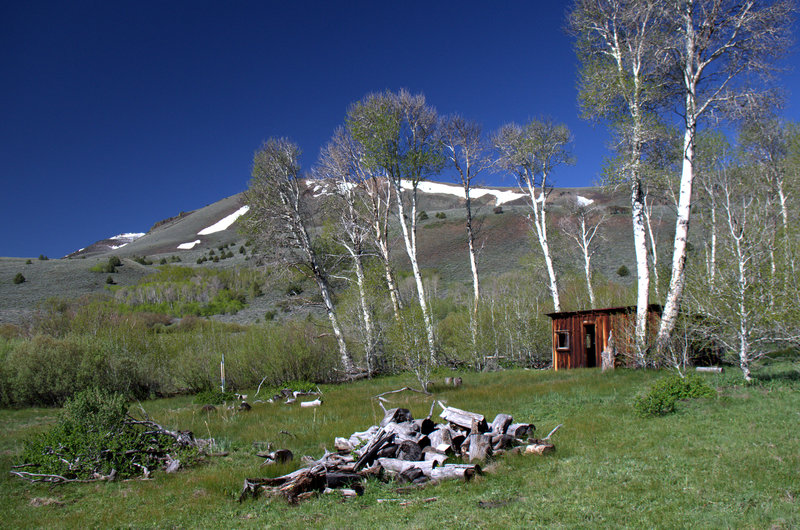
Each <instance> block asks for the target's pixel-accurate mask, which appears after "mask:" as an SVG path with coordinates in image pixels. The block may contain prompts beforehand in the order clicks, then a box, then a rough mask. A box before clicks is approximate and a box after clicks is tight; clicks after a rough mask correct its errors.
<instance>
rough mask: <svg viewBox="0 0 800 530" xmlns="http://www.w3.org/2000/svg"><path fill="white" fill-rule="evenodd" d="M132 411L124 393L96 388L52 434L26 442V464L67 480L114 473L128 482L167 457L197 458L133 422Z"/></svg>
mask: <svg viewBox="0 0 800 530" xmlns="http://www.w3.org/2000/svg"><path fill="white" fill-rule="evenodd" d="M127 408H128V407H127V405H126V403H125V398H124V397H123V396H122V395H121V394H115V393H108V392H105V391H102V390H97V389H94V388H90V389H88V390H83V391H81V392H78V393H77V394H75V396H74V397H72V398H71V399H69V400H67V402H66V403H65V404H64V410H63V411H62V413H61V415H60V417H59V419H58V422H57V423H56V424H55V425H54V426H53V427H52V428H51V429H50V430H49V431H47V432H46V433H44V434H42V435H40V436H38V437H35V438H33V439H30V440H28V441H27V442H26V443H25V448H24V451H23V454H22V459H23V462H24V463H25V464H26V467H27V468H28V469H31V470H32V471H33V472H36V473H46V474H55V475H60V476H63V477H65V478H67V479H93V478H96V477H97V475H98V474H99V475H109V474H111V473H112V471H113V472H115V473H116V475H117V477H119V478H128V477H132V476H136V475H140V474H142V470H143V468H148V469H153V468H155V467H159V466H160V465H161V461H162V460H163V455H165V454H167V453H170V454H171V455H172V456H173V458H180V459H181V460H182V462H184V463H186V462H191V461H192V460H194V459H195V458H196V457H197V456H198V453H197V450H196V449H195V448H187V447H181V446H180V445H179V444H178V443H176V441H175V439H174V438H173V437H171V436H169V435H166V434H162V433H147V431H149V430H151V427H150V426H149V425H142V424H138V425H137V424H134V423H132V422H131V421H130V420H129V418H128V415H127ZM53 448H58V449H57V450H53Z"/></svg>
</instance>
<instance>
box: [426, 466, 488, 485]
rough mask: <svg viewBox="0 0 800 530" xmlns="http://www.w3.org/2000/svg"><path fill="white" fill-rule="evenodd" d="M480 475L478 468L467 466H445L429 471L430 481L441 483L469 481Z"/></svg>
mask: <svg viewBox="0 0 800 530" xmlns="http://www.w3.org/2000/svg"><path fill="white" fill-rule="evenodd" d="M477 474H480V467H478V466H469V465H456V464H445V465H443V466H440V467H436V468H434V469H432V470H431V480H434V481H436V482H442V481H444V480H455V479H461V480H469V479H471V478H472V477H474V476H475V475H477Z"/></svg>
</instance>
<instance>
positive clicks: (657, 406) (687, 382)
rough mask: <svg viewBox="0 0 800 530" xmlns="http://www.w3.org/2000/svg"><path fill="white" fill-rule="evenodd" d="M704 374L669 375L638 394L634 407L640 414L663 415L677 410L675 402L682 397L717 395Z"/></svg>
mask: <svg viewBox="0 0 800 530" xmlns="http://www.w3.org/2000/svg"><path fill="white" fill-rule="evenodd" d="M716 395H717V394H716V392H714V389H713V388H711V387H710V386H709V384H708V383H707V382H706V380H705V379H703V377H702V376H700V375H697V374H686V375H685V376H684V377H681V376H680V375H679V374H672V375H669V376H667V377H665V378H663V379H661V380H659V381H657V382H656V383H655V384H653V386H651V387H650V390H648V392H647V393H646V394H644V395H642V396H638V397H637V398H636V399H635V400H634V403H633V408H634V410H636V412H637V413H638V414H639V415H640V416H663V415H665V414H669V413H671V412H674V411H675V404H676V403H677V402H678V401H679V400H682V399H693V398H703V397H714V396H716Z"/></svg>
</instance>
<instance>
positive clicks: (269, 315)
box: [264, 309, 277, 322]
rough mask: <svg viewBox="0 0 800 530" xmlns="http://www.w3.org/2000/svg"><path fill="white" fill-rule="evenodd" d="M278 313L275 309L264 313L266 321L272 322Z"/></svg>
mask: <svg viewBox="0 0 800 530" xmlns="http://www.w3.org/2000/svg"><path fill="white" fill-rule="evenodd" d="M276 314H277V312H276V311H275V310H274V309H270V310H269V311H267V312H266V313H264V320H265V321H266V322H269V321H270V320H275V315H276Z"/></svg>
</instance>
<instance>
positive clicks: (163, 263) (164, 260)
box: [158, 258, 167, 265]
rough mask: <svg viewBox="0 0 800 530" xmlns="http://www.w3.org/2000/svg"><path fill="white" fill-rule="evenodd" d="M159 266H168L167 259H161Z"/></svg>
mask: <svg viewBox="0 0 800 530" xmlns="http://www.w3.org/2000/svg"><path fill="white" fill-rule="evenodd" d="M158 264H159V265H166V264H167V258H161V259H160V260H159V261H158Z"/></svg>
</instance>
